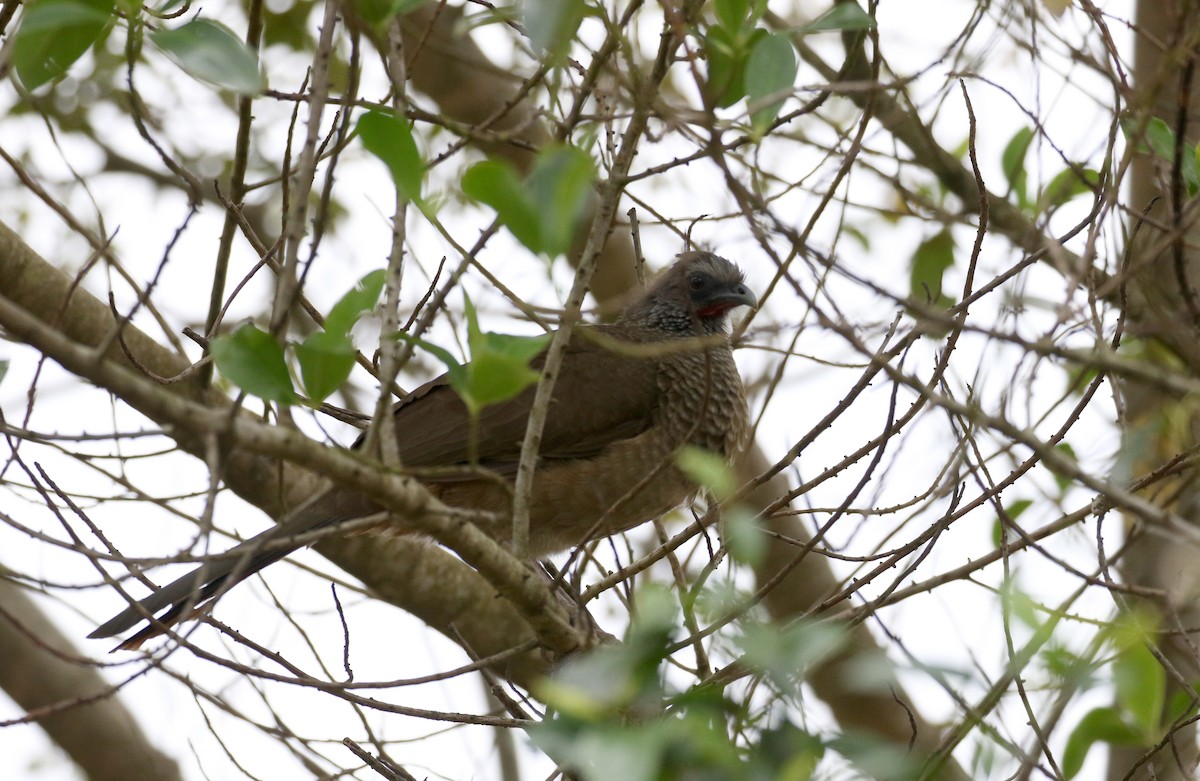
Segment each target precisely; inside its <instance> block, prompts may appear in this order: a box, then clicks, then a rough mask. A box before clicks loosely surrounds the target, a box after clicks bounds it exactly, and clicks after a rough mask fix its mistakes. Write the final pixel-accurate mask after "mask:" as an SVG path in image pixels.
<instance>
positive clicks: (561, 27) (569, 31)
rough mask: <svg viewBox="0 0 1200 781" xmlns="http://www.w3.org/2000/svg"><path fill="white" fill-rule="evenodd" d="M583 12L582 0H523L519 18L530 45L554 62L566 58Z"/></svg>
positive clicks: (584, 9) (584, 6)
mask: <svg viewBox="0 0 1200 781" xmlns="http://www.w3.org/2000/svg"><path fill="white" fill-rule="evenodd" d="M586 10H587V8H586V5H585V4H584V2H583V0H524V2H523V3H522V4H521V19H522V21H524V22H525V33H526V34H527V35H528V36H529V42H530V43H532V44H533V46H534V48H535V49H537V50H539V51H543V52H546V53H547V54H548V55H549V58H550V60H551V61H552V62H556V63H557V62H560V61H561V60H562V59H563V58H564V57H566V54H567V51H568V50H569V49H570V47H571V41H572V40H573V39H574V38H575V33H576V32H577V31H578V30H579V23H580V22H582V21H583V16H584V12H585V11H586Z"/></svg>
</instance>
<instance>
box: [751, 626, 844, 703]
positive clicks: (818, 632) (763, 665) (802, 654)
mask: <svg viewBox="0 0 1200 781" xmlns="http://www.w3.org/2000/svg"><path fill="white" fill-rule="evenodd" d="M734 643H735V644H736V645H737V646H738V648H739V649H741V651H742V659H743V661H744V662H745V663H746V664H747V665H749V666H750V667H751V668H753V669H755V670H758V671H759V672H761V673H763V674H764V675H766V676H767V677H768V678H770V679H771V680H772V681H773V682H774V683H775V685H776V686H777V687H778V688H779V689H780V690H781V691H785V692H786V691H791V690H794V689H795V687H796V685H797V683H798V682H799V681H800V680H802V679H803V676H804V675H805V674H806V673H807V670H808V669H809V668H811V667H812V666H813V665H816V664H818V663H820V662H821V661H822V660H824V659H827V658H828V657H829V656H831V655H833V654H834V653H837V651H839V650H840V649H841V648H843V647H844V646H845V644H846V630H845V628H844V627H842V626H839V625H837V624H833V623H829V622H816V621H801V622H799V623H793V624H792V625H790V626H787V627H781V626H779V625H778V624H775V623H771V622H759V621H747V622H745V623H744V625H743V626H742V633H741V635H740V636H739V637H735V638H734Z"/></svg>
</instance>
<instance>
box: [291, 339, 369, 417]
mask: <svg viewBox="0 0 1200 781" xmlns="http://www.w3.org/2000/svg"><path fill="white" fill-rule="evenodd" d="M295 349H296V360H297V361H299V363H300V378H301V379H302V380H303V381H304V392H305V393H306V394H307V395H308V400H309V403H310V404H314V405H316V404H320V403H321V402H322V401H324V400H325V399H326V398H328V397H329V395H330V394H331V393H333V392H334V391H335V390H337V389H338V388H340V387H341V386H342V383H344V382H345V381H346V379H347V378H348V377H349V376H350V372H351V371H352V370H353V369H354V355H355V354H354V343H353V342H351V341H350V337H349V336H346V335H345V334H339V333H332V332H329V331H317V332H316V333H312V334H309V336H308V338H306V339H305V340H304V341H303V342H302V343H301V344H298V345H296V348H295Z"/></svg>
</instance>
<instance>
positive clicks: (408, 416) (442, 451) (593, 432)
mask: <svg viewBox="0 0 1200 781" xmlns="http://www.w3.org/2000/svg"><path fill="white" fill-rule="evenodd" d="M609 341H611V340H609ZM530 366H531V368H533V369H534V370H535V371H541V369H542V367H543V366H544V354H543V355H539V356H538V357H537V358H535V359H534V360H533V362H532V363H531V364H530ZM536 391H537V386H536V385H532V386H530V387H528V388H526V389H525V390H524V391H522V392H521V393H519V394H517V395H516V396H515V397H513V398H512V399H509V400H508V401H503V402H500V403H498V404H492V405H489V406H487V407H485V408H484V409H483V411H482V412H481V413H480V415H479V421H478V434H477V436H478V439H477V446H476V447H477V449H476V453H477V456H478V459H479V465H480V466H482V467H484V468H487V469H491V470H493V471H495V472H497V473H499V474H512V473H514V472H515V471H516V466H517V461H518V459H519V457H520V452H521V443H522V441H523V440H524V437H525V428H526V425H527V423H528V421H529V414H530V410H531V409H532V406H533V399H534V395H535V393H536ZM659 393H660V389H659V387H658V372H657V361H656V360H654V359H652V358H646V357H636V356H633V355H628V354H622V353H620V352H618V351H616V350H613V349H611V346H601V345H599V344H597V343H595V342H594V341H591V340H588V339H587V338H586V333H585V334H584V335H583V336H581V337H576V338H575V339H573V340H572V342H571V344H570V345H569V346H568V348H567V353H566V355H565V357H564V360H563V363H562V366H561V369H560V371H559V374H558V379H557V381H556V382H555V385H554V393H553V396H552V397H551V402H550V408H549V409H548V411H547V415H546V425H545V428H544V429H543V431H542V443H541V447H540V449H539V451H538V452H539V454H540V456H541V458H543V459H565V458H590V457H592V456H595V455H596V454H598V453H600V452H601V451H602V450H603V449H604V448H605V447H607V446H608V445H610V444H612V443H614V442H616V441H619V440H622V439H628V438H631V437H634V436H637V435H638V434H640V433H642V432H643V431H645V430H646V429H647V428H649V427H650V425H651V423H652V421H653V416H654V411H655V409H656V407H657V405H658V401H659ZM395 416H396V439H397V440H398V442H399V446H400V460H401V462H402V463H403V464H404V465H405V466H406V467H414V468H418V469H419V468H423V467H425V468H427V467H451V466H459V465H465V464H467V463H468V462H469V455H468V441H469V437H470V416H469V414H468V412H467V407H466V405H465V404H464V403H463V401H462V399H461V398H460V397H459V396H458V394H457V393H456V392H455V391H454V389H453V388H451V387H450V385H449V382H448V380H447V379H446V377H445V376H444V375H443V376H442V377H439V378H437V379H436V380H433V381H431V382H429V383H426V384H425V385H423V386H421V387H420V388H418V389H417V390H415V391H414V392H413V393H412V394H411V395H409V397H408V398H406V399H405V400H404V401H402V402H400V403H399V404H397V405H396V408H395Z"/></svg>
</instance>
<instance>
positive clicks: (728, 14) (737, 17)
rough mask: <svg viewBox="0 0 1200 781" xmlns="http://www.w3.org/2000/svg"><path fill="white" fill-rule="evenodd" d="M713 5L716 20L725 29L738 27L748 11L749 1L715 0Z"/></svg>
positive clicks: (742, 22)
mask: <svg viewBox="0 0 1200 781" xmlns="http://www.w3.org/2000/svg"><path fill="white" fill-rule="evenodd" d="M713 5H714V7H715V9H716V12H717V22H719V23H720V26H721V27H724V28H725V29H727V30H737V29H738V28H740V27H741V26H742V24H744V23H745V21H746V17H747V15H748V14H749V13H750V3H749V2H747V0H716V2H715V3H713Z"/></svg>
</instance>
